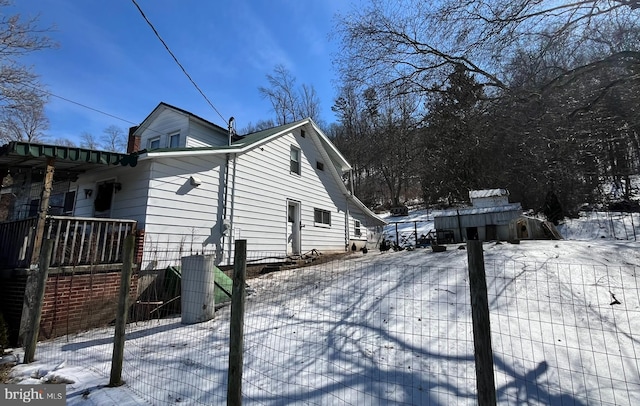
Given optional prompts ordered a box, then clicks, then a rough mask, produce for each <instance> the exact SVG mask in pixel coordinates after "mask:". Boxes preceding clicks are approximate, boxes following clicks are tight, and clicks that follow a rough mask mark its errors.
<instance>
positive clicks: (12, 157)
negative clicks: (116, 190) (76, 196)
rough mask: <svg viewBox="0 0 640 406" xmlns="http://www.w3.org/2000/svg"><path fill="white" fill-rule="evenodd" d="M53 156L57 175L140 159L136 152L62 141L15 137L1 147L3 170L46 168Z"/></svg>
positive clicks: (125, 164) (123, 164)
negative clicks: (66, 143)
mask: <svg viewBox="0 0 640 406" xmlns="http://www.w3.org/2000/svg"><path fill="white" fill-rule="evenodd" d="M50 159H53V160H54V167H55V170H56V172H57V175H58V176H62V175H64V174H67V175H69V177H74V175H77V174H79V173H83V172H86V171H88V170H90V169H94V168H97V167H101V166H107V165H122V166H131V167H134V166H136V165H137V163H138V157H137V155H136V154H131V155H127V154H120V153H117V152H109V151H98V150H92V149H85V148H76V147H65V146H60V145H48V144H34V143H28V142H21V141H12V142H10V143H8V144H5V145H3V146H1V147H0V170H2V172H4V171H6V172H8V173H11V172H14V171H20V170H33V169H36V170H38V169H45V168H46V166H47V162H48V161H50Z"/></svg>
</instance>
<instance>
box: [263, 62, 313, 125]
mask: <svg viewBox="0 0 640 406" xmlns="http://www.w3.org/2000/svg"><path fill="white" fill-rule="evenodd" d="M267 81H268V82H269V85H268V86H266V87H265V86H260V87H259V88H258V91H259V92H260V94H261V95H262V96H263V97H264V98H267V99H269V102H270V103H271V106H272V109H273V112H274V113H275V115H276V123H277V124H278V125H283V124H288V123H291V122H293V121H297V120H302V119H303V118H306V117H311V118H312V119H313V120H314V121H316V122H319V119H320V100H319V99H318V95H317V93H316V90H315V88H314V87H313V86H312V85H306V84H303V85H302V87H301V88H300V89H298V88H296V78H295V77H294V76H293V75H292V74H291V72H289V70H288V69H287V68H285V67H284V65H276V66H275V68H274V69H273V74H269V75H267Z"/></svg>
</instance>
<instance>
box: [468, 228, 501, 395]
mask: <svg viewBox="0 0 640 406" xmlns="http://www.w3.org/2000/svg"><path fill="white" fill-rule="evenodd" d="M467 259H468V261H469V285H470V289H471V318H472V320H473V347H474V355H475V360H476V385H477V388H478V405H480V406H488V405H492V406H495V404H496V388H495V380H494V377H493V351H492V349H491V327H490V325H489V300H488V298H487V278H486V275H485V270H484V254H483V252H482V241H480V240H467Z"/></svg>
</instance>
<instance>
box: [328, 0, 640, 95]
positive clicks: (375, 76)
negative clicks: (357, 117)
mask: <svg viewBox="0 0 640 406" xmlns="http://www.w3.org/2000/svg"><path fill="white" fill-rule="evenodd" d="M636 5H637V2H636V1H631V2H629V1H613V0H611V1H602V0H578V1H575V2H557V1H554V0H521V1H515V2H514V1H512V0H477V1H473V2H470V1H466V0H445V1H441V2H425V1H422V0H404V1H400V2H394V3H388V2H385V1H382V0H373V1H372V2H371V5H370V6H369V7H363V8H358V9H354V10H353V11H352V12H351V13H349V14H347V15H344V16H342V17H341V19H340V20H339V23H338V24H339V25H338V33H339V35H340V36H341V38H342V44H343V46H342V52H341V53H340V54H339V57H338V60H337V62H338V66H339V68H340V72H341V74H342V76H343V77H344V78H346V79H347V80H349V81H353V82H357V83H367V84H369V85H371V84H375V83H380V82H381V81H384V82H385V83H386V84H387V85H390V86H393V87H402V88H404V89H407V91H415V92H440V91H441V89H442V87H443V85H444V83H445V81H446V77H447V76H448V75H449V74H450V73H451V72H452V71H453V68H454V67H455V66H457V65H462V66H464V68H465V70H466V71H467V72H469V73H470V74H471V75H473V76H474V77H475V79H476V80H477V81H478V83H479V84H480V85H482V86H484V87H485V88H486V90H485V94H486V95H487V96H492V95H494V93H495V92H496V91H497V90H506V89H508V85H509V83H508V79H509V69H508V66H507V64H505V62H507V61H508V60H509V56H510V55H513V54H515V53H516V50H520V49H532V48H537V54H536V55H531V56H532V57H533V58H534V60H533V61H532V63H534V62H535V60H536V59H539V58H544V57H547V58H549V57H550V56H552V54H553V52H555V51H557V50H558V49H561V48H563V49H564V50H565V52H564V54H563V57H564V58H565V61H564V63H563V66H562V67H561V69H562V68H575V67H577V66H580V65H581V64H584V63H588V62H591V61H592V60H589V59H586V58H599V57H601V56H602V55H600V56H598V55H597V54H591V55H589V54H587V53H584V52H582V53H579V52H576V53H574V54H571V53H570V52H566V50H583V49H585V48H588V47H589V46H592V47H597V48H598V49H601V48H602V46H603V44H602V43H601V38H602V37H600V38H596V37H594V36H593V35H592V34H593V33H594V32H595V31H597V30H598V28H599V27H603V26H606V25H608V24H609V22H610V21H612V20H615V21H616V22H618V27H619V31H618V32H617V33H616V37H614V38H624V37H625V35H627V34H628V32H629V29H630V28H631V29H633V28H634V27H635V26H636V24H635V21H636V19H637V17H638V11H636V10H635V7H636ZM538 44H539V45H538ZM560 45H562V46H560ZM637 46H638V45H637V44H636V47H637ZM556 73H557V72H556Z"/></svg>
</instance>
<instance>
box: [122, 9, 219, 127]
mask: <svg viewBox="0 0 640 406" xmlns="http://www.w3.org/2000/svg"><path fill="white" fill-rule="evenodd" d="M131 1H132V2H133V4H134V5H135V6H136V8H137V9H138V11H139V12H140V15H142V18H144V20H145V21H146V22H147V24H148V25H149V27H151V29H152V30H153V33H154V34H155V35H156V37H157V38H158V39H159V40H160V42H161V43H162V45H164V48H165V49H166V50H167V52H169V55H171V57H172V58H173V60H174V61H175V62H176V64H178V66H179V67H180V69H182V72H183V73H184V74H185V76H186V77H187V78H188V79H189V81H190V82H191V84H193V86H194V87H195V88H196V90H198V92H199V93H200V94H201V95H202V97H204V99H205V100H206V101H207V103H208V104H209V106H211V108H212V109H213V111H215V112H216V113H217V114H218V116H220V118H221V119H222V122H223V123H226V122H227V120H226V119H225V118H224V117H223V116H222V114H220V112H219V111H218V109H216V107H215V106H214V105H213V103H211V101H210V100H209V98H208V97H207V95H205V94H204V92H203V91H202V90H201V89H200V87H199V86H198V84H197V83H196V82H195V81H194V80H193V79H192V78H191V75H189V73H188V72H187V70H186V69H185V68H184V66H182V64H181V63H180V61H179V60H178V58H177V57H176V56H175V54H174V53H173V52H172V51H171V49H170V48H169V46H168V45H167V43H166V42H164V40H163V39H162V37H160V34H159V33H158V30H156V28H155V27H154V26H153V24H152V23H151V21H149V19H148V18H147V16H146V15H145V13H144V11H142V8H140V6H139V5H138V3H137V2H136V0H131Z"/></svg>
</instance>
